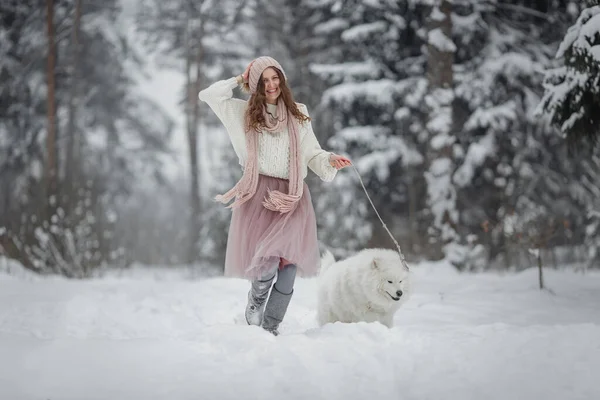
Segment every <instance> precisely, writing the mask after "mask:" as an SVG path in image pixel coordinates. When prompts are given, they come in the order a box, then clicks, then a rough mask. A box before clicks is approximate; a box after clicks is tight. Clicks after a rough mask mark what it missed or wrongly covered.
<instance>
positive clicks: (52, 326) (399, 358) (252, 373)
mask: <svg viewBox="0 0 600 400" xmlns="http://www.w3.org/2000/svg"><path fill="white" fill-rule="evenodd" d="M0 265H2V263H1V261H0ZM411 268H412V271H413V274H414V279H415V294H414V296H413V298H412V299H411V300H410V301H409V302H408V303H407V304H406V306H405V307H404V308H402V309H401V310H400V311H399V312H398V314H396V318H395V327H394V328H392V329H387V328H385V327H384V326H382V325H380V324H378V323H372V324H366V323H358V324H340V323H336V324H330V325H326V326H324V327H321V328H320V327H318V326H317V324H316V321H315V307H316V303H315V301H316V296H315V289H316V281H315V280H314V279H302V278H298V279H297V281H296V282H297V283H296V290H295V297H294V299H293V301H292V303H291V305H290V307H289V309H288V315H287V317H286V319H285V322H284V323H283V324H282V326H281V331H282V335H281V336H279V337H274V336H272V335H270V334H269V333H266V332H264V331H263V330H262V329H260V328H258V327H254V326H252V327H250V326H247V325H244V323H242V322H240V318H241V315H242V311H243V307H244V305H245V296H246V291H247V289H248V284H247V282H245V281H242V280H239V279H227V278H222V277H213V278H200V279H189V278H188V273H187V271H188V270H187V269H185V268H183V269H181V271H180V272H181V275H180V279H179V280H178V279H177V273H175V272H172V273H171V274H170V278H169V279H165V280H158V279H153V278H152V277H153V276H155V275H152V274H150V273H149V276H148V277H147V278H146V279H141V277H140V276H139V274H135V275H133V276H131V277H127V276H125V277H118V276H116V275H115V276H111V275H108V276H106V277H104V278H98V279H94V280H90V281H68V280H64V279H60V278H52V279H49V278H46V279H42V278H39V279H36V280H27V279H19V278H17V277H9V276H8V275H6V273H4V274H2V273H0V353H1V354H2V355H3V357H2V358H0V376H1V377H2V378H0V397H1V398H6V399H11V400H20V399H61V400H70V399H73V400H75V399H86V400H95V399H103V400H104V399H107V398H110V399H113V400H117V399H132V398H143V399H146V400H151V399H165V398H173V399H178V400H183V399H198V398H207V399H208V398H213V399H238V398H240V397H242V398H249V399H254V398H257V399H258V398H260V399H280V398H288V399H307V398H310V399H342V398H343V399H347V400H351V399H362V398H366V397H367V396H377V397H381V398H402V399H405V400H410V399H433V398H451V399H465V400H467V399H481V398H482V397H485V398H487V399H490V400H493V399H502V400H504V399H506V398H527V399H534V398H544V399H548V400H552V399H560V400H562V399H565V398H568V399H592V398H598V396H600V387H599V386H598V385H597V384H596V382H597V370H598V367H599V366H600V326H599V324H600V312H598V309H597V304H598V302H599V301H600V292H599V291H598V290H597V288H598V286H599V285H600V274H598V273H588V274H587V275H583V274H576V273H573V272H571V271H570V270H550V269H547V270H546V271H545V274H546V275H545V282H546V284H547V285H548V287H550V288H551V289H552V291H553V293H550V292H549V291H540V290H539V289H537V286H536V285H537V271H536V270H535V269H530V270H527V271H524V272H522V273H519V274H508V273H507V274H504V275H502V274H493V273H487V274H479V275H464V276H463V275H459V274H458V273H456V272H454V270H453V269H451V268H450V267H449V266H448V265H447V264H445V263H423V264H411ZM174 270H175V271H177V269H176V268H175V269H174Z"/></svg>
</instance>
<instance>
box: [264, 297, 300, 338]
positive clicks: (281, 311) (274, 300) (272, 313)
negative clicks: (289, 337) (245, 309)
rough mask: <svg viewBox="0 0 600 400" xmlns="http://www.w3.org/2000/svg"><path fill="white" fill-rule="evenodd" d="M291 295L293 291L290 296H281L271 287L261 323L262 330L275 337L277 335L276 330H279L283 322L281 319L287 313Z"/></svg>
mask: <svg viewBox="0 0 600 400" xmlns="http://www.w3.org/2000/svg"><path fill="white" fill-rule="evenodd" d="M292 294H294V291H293V290H292V292H291V293H290V294H283V293H281V292H280V291H279V290H277V288H276V287H273V290H271V295H270V296H269V300H268V301H267V305H266V307H265V313H264V316H263V323H262V327H263V329H265V330H266V331H268V332H271V333H272V334H273V335H275V336H277V335H279V331H278V330H277V329H278V328H279V324H280V323H281V321H283V317H284V316H285V313H286V312H287V308H288V305H289V304H290V300H291V299H292Z"/></svg>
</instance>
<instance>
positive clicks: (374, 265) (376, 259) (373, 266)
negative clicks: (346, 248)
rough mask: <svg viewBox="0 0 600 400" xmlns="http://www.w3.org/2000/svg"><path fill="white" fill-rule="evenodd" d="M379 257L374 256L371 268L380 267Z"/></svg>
mask: <svg viewBox="0 0 600 400" xmlns="http://www.w3.org/2000/svg"><path fill="white" fill-rule="evenodd" d="M379 261H380V260H379V259H378V258H373V261H371V268H373V269H379V264H378V263H379Z"/></svg>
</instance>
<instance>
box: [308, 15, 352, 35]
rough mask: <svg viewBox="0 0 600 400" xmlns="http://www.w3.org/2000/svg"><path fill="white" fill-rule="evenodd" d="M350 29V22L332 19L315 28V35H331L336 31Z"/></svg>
mask: <svg viewBox="0 0 600 400" xmlns="http://www.w3.org/2000/svg"><path fill="white" fill-rule="evenodd" d="M347 27H348V21H346V20H345V19H342V18H332V19H330V20H328V21H327V22H323V23H322V24H319V25H317V26H316V27H315V34H317V35H330V34H332V33H333V32H335V31H341V30H344V29H346V28H347Z"/></svg>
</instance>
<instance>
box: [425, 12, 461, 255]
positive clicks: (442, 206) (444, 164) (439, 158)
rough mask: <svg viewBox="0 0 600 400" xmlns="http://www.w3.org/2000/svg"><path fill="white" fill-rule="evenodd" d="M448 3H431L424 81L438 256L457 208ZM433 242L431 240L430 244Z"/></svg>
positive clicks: (452, 231) (450, 237)
mask: <svg viewBox="0 0 600 400" xmlns="http://www.w3.org/2000/svg"><path fill="white" fill-rule="evenodd" d="M451 12H452V4H451V3H450V2H449V1H448V0H441V4H440V5H439V6H438V5H437V4H436V5H434V6H433V8H432V12H431V14H430V17H429V21H428V47H427V51H428V61H427V80H428V82H429V93H428V96H427V98H426V105H427V107H428V113H429V116H428V123H427V130H428V132H429V135H430V139H429V142H428V149H427V164H428V171H427V173H426V179H427V198H428V205H429V207H430V209H431V210H432V212H433V224H432V225H433V228H434V229H432V230H431V238H432V239H433V241H434V243H435V244H434V245H432V246H429V249H430V251H431V253H430V254H429V256H430V257H433V258H441V257H443V255H444V251H443V247H444V246H445V245H446V244H447V243H450V242H455V241H457V240H458V234H457V232H456V223H457V219H458V216H457V210H456V191H455V189H454V185H453V183H452V174H453V173H454V159H453V155H452V146H453V144H454V141H455V138H454V136H453V134H452V125H453V113H452V106H453V101H454V91H453V72H452V67H453V64H454V51H455V50H456V46H455V45H454V43H453V42H452V39H451V38H452V15H451ZM432 244H433V243H432Z"/></svg>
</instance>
